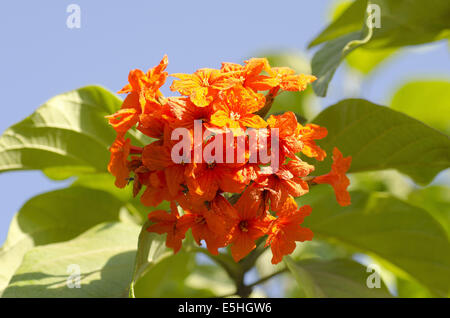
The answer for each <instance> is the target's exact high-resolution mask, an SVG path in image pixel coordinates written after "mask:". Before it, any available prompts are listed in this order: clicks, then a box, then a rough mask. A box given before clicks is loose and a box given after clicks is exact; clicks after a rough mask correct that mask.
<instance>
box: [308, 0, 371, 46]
mask: <svg viewBox="0 0 450 318" xmlns="http://www.w3.org/2000/svg"><path fill="white" fill-rule="evenodd" d="M366 8H367V0H364V1H361V0H356V1H354V2H353V3H352V4H351V5H348V6H347V8H346V9H345V10H344V11H342V12H340V13H339V14H333V15H335V18H334V19H333V21H332V22H331V23H330V25H328V26H327V27H326V28H325V29H324V30H323V31H322V32H321V33H320V34H319V35H318V36H317V37H316V38H315V39H314V40H312V41H311V43H310V44H309V46H308V47H313V46H315V45H318V44H320V43H323V42H326V41H329V40H333V39H336V38H338V37H340V36H342V35H345V34H348V33H352V32H355V31H359V30H361V27H362V25H363V23H364V13H365V10H366ZM336 10H339V11H341V8H340V7H337V8H336Z"/></svg>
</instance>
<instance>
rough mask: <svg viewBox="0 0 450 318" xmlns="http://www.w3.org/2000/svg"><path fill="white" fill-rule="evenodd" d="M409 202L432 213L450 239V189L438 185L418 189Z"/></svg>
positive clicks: (409, 198)
mask: <svg viewBox="0 0 450 318" xmlns="http://www.w3.org/2000/svg"><path fill="white" fill-rule="evenodd" d="M408 202H409V203H411V204H413V205H415V206H418V207H421V208H423V209H424V210H426V211H428V212H430V214H431V215H433V217H434V218H435V219H436V220H438V221H439V223H441V225H442V227H443V228H444V229H445V230H446V232H447V236H448V237H449V238H450V187H448V186H438V185H436V186H431V187H427V188H423V189H417V190H415V191H413V192H411V193H410V194H409V196H408Z"/></svg>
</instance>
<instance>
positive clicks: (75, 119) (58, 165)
mask: <svg viewBox="0 0 450 318" xmlns="http://www.w3.org/2000/svg"><path fill="white" fill-rule="evenodd" d="M120 104H121V100H120V99H119V98H117V97H116V96H115V95H113V94H112V93H110V92H108V91H107V90H106V89H104V88H101V87H96V86H88V87H84V88H80V89H78V90H74V91H70V92H68V93H64V94H61V95H58V96H56V97H53V98H52V99H50V100H49V101H47V102H46V103H45V104H44V105H42V106H41V107H39V108H38V109H37V110H36V112H35V113H33V114H32V115H31V116H29V117H27V118H26V119H24V120H23V121H21V122H19V123H18V124H15V125H14V126H12V127H10V128H8V129H7V130H6V131H5V132H4V133H3V135H2V136H1V137H0V172H2V171H8V170H23V169H40V170H43V171H44V173H46V174H47V175H48V176H50V177H51V178H54V179H65V178H67V177H70V176H72V175H77V174H81V173H90V172H96V171H106V165H107V163H108V161H109V154H108V147H109V145H110V144H111V143H112V142H113V140H114V137H115V134H114V130H113V129H112V128H110V127H108V125H107V120H106V119H105V118H104V116H106V115H108V114H111V113H113V112H114V111H115V110H116V109H117V108H119V107H120Z"/></svg>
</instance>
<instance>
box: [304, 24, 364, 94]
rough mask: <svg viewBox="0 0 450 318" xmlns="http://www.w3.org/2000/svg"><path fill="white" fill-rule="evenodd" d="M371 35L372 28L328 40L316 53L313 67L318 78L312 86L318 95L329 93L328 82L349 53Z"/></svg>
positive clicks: (312, 62) (312, 63)
mask: <svg viewBox="0 0 450 318" xmlns="http://www.w3.org/2000/svg"><path fill="white" fill-rule="evenodd" d="M371 37H372V28H367V29H364V30H362V31H355V32H352V33H349V34H346V35H343V36H342V37H339V38H337V39H334V40H331V41H329V42H327V43H326V44H325V45H324V46H323V47H322V48H320V50H319V51H317V52H316V54H314V57H313V58H312V61H311V68H312V73H313V75H315V76H316V77H317V80H316V81H315V82H314V83H313V84H312V87H313V89H314V92H315V93H316V95H317V96H321V97H324V96H325V95H326V94H327V90H328V84H329V83H330V81H331V79H332V78H333V75H334V73H335V72H336V69H337V68H338V66H339V64H341V62H342V60H343V59H344V58H345V57H346V56H347V54H349V53H350V52H351V51H353V50H354V49H356V48H357V47H359V46H361V45H363V44H365V43H367V42H368V41H369V40H370V38H371Z"/></svg>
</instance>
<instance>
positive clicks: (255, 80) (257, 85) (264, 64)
mask: <svg viewBox="0 0 450 318" xmlns="http://www.w3.org/2000/svg"><path fill="white" fill-rule="evenodd" d="M221 70H222V72H225V73H227V72H231V73H232V74H233V77H234V78H236V79H239V81H240V82H241V84H242V86H244V87H246V88H251V89H252V90H254V91H265V90H268V89H271V88H272V87H274V86H277V85H278V83H279V80H278V79H276V78H274V77H272V76H267V75H261V74H260V73H261V72H262V71H263V70H264V71H266V72H267V73H268V74H272V71H271V68H270V65H269V62H268V61H267V59H266V58H251V59H250V60H248V61H245V66H242V65H240V64H234V63H222V68H221Z"/></svg>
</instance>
